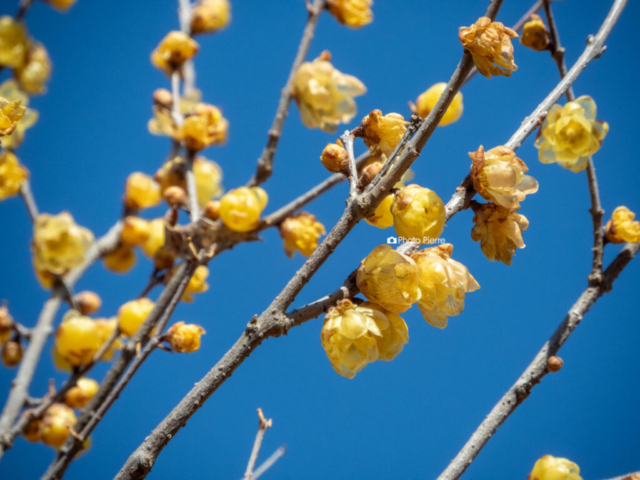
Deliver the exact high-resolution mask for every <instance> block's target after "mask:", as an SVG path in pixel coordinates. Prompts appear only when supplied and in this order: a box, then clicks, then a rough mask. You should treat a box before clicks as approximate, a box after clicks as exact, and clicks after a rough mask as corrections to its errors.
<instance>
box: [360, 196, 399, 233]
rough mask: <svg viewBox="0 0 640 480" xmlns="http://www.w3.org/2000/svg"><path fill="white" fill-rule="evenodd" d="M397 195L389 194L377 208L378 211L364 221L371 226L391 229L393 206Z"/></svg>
mask: <svg viewBox="0 0 640 480" xmlns="http://www.w3.org/2000/svg"><path fill="white" fill-rule="evenodd" d="M394 198H395V195H393V194H389V195H387V196H386V197H384V199H383V200H382V201H381V202H380V204H379V205H378V206H377V207H376V211H375V212H373V215H372V216H370V217H369V218H365V219H364V221H365V222H367V223H368V224H369V225H373V226H374V227H378V228H389V227H390V226H391V225H393V214H392V213H391V204H392V203H393V199H394Z"/></svg>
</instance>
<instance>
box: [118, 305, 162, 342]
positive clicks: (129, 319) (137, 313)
mask: <svg viewBox="0 0 640 480" xmlns="http://www.w3.org/2000/svg"><path fill="white" fill-rule="evenodd" d="M154 305H155V304H154V303H153V302H152V301H151V300H149V299H148V298H138V299H137V300H131V301H130V302H127V303H125V304H124V305H122V306H121V307H120V308H119V309H118V326H119V327H120V331H121V332H122V333H123V334H124V335H126V336H127V337H133V335H134V334H135V333H136V332H137V331H138V329H139V328H140V326H141V325H142V324H143V323H144V321H145V320H146V319H147V317H148V316H149V314H150V313H151V310H153V307H154Z"/></svg>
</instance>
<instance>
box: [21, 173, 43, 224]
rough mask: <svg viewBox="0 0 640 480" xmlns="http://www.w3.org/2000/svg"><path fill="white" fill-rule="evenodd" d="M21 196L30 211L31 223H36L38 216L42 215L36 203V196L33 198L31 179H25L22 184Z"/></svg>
mask: <svg viewBox="0 0 640 480" xmlns="http://www.w3.org/2000/svg"><path fill="white" fill-rule="evenodd" d="M20 197H22V201H23V202H24V204H25V206H26V207H27V212H28V213H29V218H30V219H31V223H35V221H36V218H38V215H40V212H39V211H38V205H37V204H36V200H35V198H33V192H32V191H31V182H30V181H29V180H25V181H24V182H22V185H21V186H20Z"/></svg>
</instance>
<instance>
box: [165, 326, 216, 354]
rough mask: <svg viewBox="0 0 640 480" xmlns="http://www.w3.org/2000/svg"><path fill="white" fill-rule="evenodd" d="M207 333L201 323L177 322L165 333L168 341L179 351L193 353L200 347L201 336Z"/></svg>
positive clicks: (175, 350)
mask: <svg viewBox="0 0 640 480" xmlns="http://www.w3.org/2000/svg"><path fill="white" fill-rule="evenodd" d="M205 333H207V332H206V331H205V330H204V328H202V327H201V326H200V325H195V324H185V323H184V322H177V323H175V324H174V325H172V326H171V327H170V328H169V330H167V333H166V334H165V339H166V342H167V343H168V344H169V346H170V347H171V348H172V349H173V351H174V352H177V353H193V352H196V351H198V350H199V349H200V337H201V336H202V335H204V334H205Z"/></svg>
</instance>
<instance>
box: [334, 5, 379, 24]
mask: <svg viewBox="0 0 640 480" xmlns="http://www.w3.org/2000/svg"><path fill="white" fill-rule="evenodd" d="M371 5H373V0H327V8H328V9H329V12H330V13H331V15H333V16H334V17H335V18H336V20H338V22H339V23H340V24H342V25H346V26H348V27H349V28H360V27H364V26H365V25H367V24H369V23H371V22H372V21H373V13H372V12H371Z"/></svg>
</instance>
